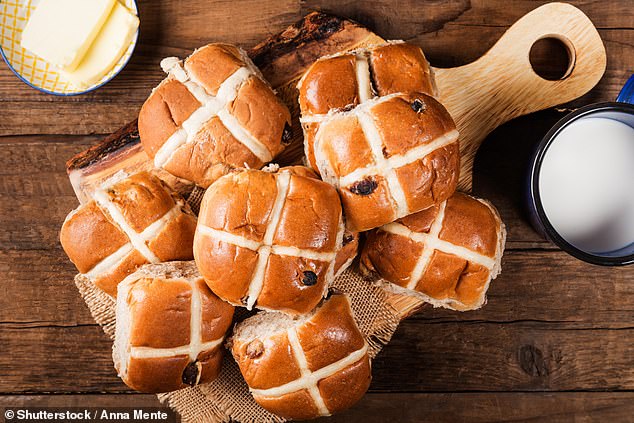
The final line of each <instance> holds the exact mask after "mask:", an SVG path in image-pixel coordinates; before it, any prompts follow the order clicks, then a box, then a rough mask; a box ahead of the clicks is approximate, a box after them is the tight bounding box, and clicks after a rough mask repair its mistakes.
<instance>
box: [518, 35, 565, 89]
mask: <svg viewBox="0 0 634 423" xmlns="http://www.w3.org/2000/svg"><path fill="white" fill-rule="evenodd" d="M529 60H530V62H531V66H532V67H533V71H534V72H535V73H536V74H537V75H539V76H540V77H541V78H543V79H546V80H548V81H559V80H562V79H566V78H567V77H568V76H570V74H571V73H572V70H573V69H574V67H575V49H574V47H573V46H572V43H571V42H570V40H568V39H567V38H565V37H563V36H561V35H546V36H544V37H542V38H540V39H538V40H537V41H535V43H534V44H533V45H532V47H531V50H530V53H529Z"/></svg>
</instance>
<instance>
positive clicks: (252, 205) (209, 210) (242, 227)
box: [198, 171, 277, 242]
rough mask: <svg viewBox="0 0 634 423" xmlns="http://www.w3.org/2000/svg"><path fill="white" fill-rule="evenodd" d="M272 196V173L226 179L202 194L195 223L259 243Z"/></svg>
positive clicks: (258, 173)
mask: <svg viewBox="0 0 634 423" xmlns="http://www.w3.org/2000/svg"><path fill="white" fill-rule="evenodd" d="M276 194H277V186H276V183H275V176H274V175H273V174H272V173H268V172H259V171H257V172H255V171H246V172H239V173H234V174H231V175H228V176H226V177H224V178H221V179H219V180H218V181H217V182H216V183H215V184H213V185H212V186H211V187H209V189H208V190H207V192H205V196H204V197H203V200H202V203H201V205H200V213H199V214H198V222H199V224H201V225H205V226H209V227H210V228H214V229H218V230H222V231H227V232H231V233H233V234H236V235H240V236H243V237H245V238H248V239H250V240H253V241H257V242H261V241H262V240H263V239H264V233H265V232H266V226H267V224H268V221H269V215H270V213H271V210H272V209H273V204H274V203H275V196H276Z"/></svg>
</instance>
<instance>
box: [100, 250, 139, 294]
mask: <svg viewBox="0 0 634 423" xmlns="http://www.w3.org/2000/svg"><path fill="white" fill-rule="evenodd" d="M147 263H148V261H147V260H146V258H145V257H143V255H142V254H141V253H139V252H138V251H137V250H132V252H131V253H130V254H128V255H127V256H126V257H125V258H124V259H123V260H122V261H121V263H119V264H117V265H115V266H114V267H113V268H112V269H110V271H108V272H106V273H102V274H100V275H99V276H97V277H96V278H94V279H93V283H94V284H95V286H96V287H97V288H99V289H101V290H102V291H104V292H105V293H106V294H108V295H110V296H111V297H116V296H117V285H119V282H121V281H122V280H123V279H125V278H126V277H127V276H129V275H131V274H132V273H134V272H135V271H136V270H137V269H138V268H139V267H141V266H143V265H144V264H147Z"/></svg>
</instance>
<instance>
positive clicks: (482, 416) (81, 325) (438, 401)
mask: <svg viewBox="0 0 634 423" xmlns="http://www.w3.org/2000/svg"><path fill="white" fill-rule="evenodd" d="M541 3H543V2H541V1H523V0H495V1H493V0H491V1H486V2H485V1H473V2H469V1H461V0H453V1H428V2H422V1H419V2H417V1H414V0H403V1H396V0H394V1H390V0H374V1H371V2H370V1H368V2H356V1H352V0H350V1H348V0H345V1H341V0H340V1H335V0H323V1H298V0H275V1H263V0H248V1H243V2H239V1H227V0H225V1H196V0H188V1H185V0H183V1H176V0H173V1H167V0H165V1H161V2H157V1H149V0H148V1H141V2H140V4H139V7H140V15H141V36H140V40H139V45H138V47H137V50H136V52H135V54H134V57H133V58H132V60H131V62H130V63H129V64H128V66H127V67H126V68H125V70H124V71H123V72H122V73H121V74H120V75H119V76H118V77H117V78H115V80H114V81H112V82H111V83H109V84H108V85H107V86H105V87H103V88H101V89H99V90H98V91H96V92H93V93H90V94H87V95H83V96H79V97H71V98H58V97H53V96H49V95H44V94H41V93H39V92H37V91H35V90H33V89H31V88H29V87H27V86H26V85H25V84H23V83H21V82H20V81H19V80H18V79H17V78H16V77H15V76H14V75H13V74H12V73H11V72H10V71H9V69H8V68H7V67H6V66H5V65H4V64H2V65H0V174H1V177H0V274H2V275H3V278H2V282H0V287H1V291H0V294H1V295H0V351H1V353H0V407H2V406H8V405H32V406H33V405H59V406H89V405H100V406H126V407H127V406H139V405H146V406H158V405H159V403H158V401H157V400H156V398H155V397H154V396H152V395H141V394H135V393H133V392H131V391H130V390H129V389H127V388H126V386H125V385H124V384H123V383H121V381H120V380H119V379H118V378H117V376H116V373H115V371H114V369H113V367H112V361H111V352H110V351H111V349H110V348H111V343H110V341H109V340H108V339H107V337H106V336H105V335H104V334H103V333H102V331H101V329H100V328H99V327H98V326H97V325H96V324H95V323H94V322H93V320H92V318H91V316H90V314H89V313H88V309H87V308H86V306H85V305H84V303H83V301H82V300H81V298H80V297H79V294H78V292H77V290H76V288H75V286H74V284H73V282H72V278H73V275H74V274H75V269H74V267H73V266H72V264H71V263H70V262H69V261H68V259H67V258H66V256H65V255H64V253H63V251H62V249H61V247H60V245H59V242H58V230H59V227H60V225H61V222H62V221H63V219H64V217H65V216H66V214H67V213H68V211H70V210H71V209H72V208H74V207H75V206H76V204H77V200H76V199H75V196H74V194H73V191H72V189H71V186H70V183H69V181H68V179H67V177H66V173H65V170H64V163H65V161H66V160H67V159H68V158H69V157H71V156H72V155H73V154H75V153H77V152H79V151H81V150H83V149H85V148H86V147H88V146H91V145H93V144H94V143H96V142H98V141H99V140H100V139H102V138H103V137H104V134H108V133H110V132H112V131H114V130H116V129H117V128H119V127H120V126H122V125H123V124H125V123H126V122H128V121H130V120H132V119H134V117H135V115H136V114H137V113H138V110H139V107H140V106H141V104H142V103H143V101H144V99H145V98H146V96H147V95H148V94H149V92H150V89H151V88H152V87H154V86H155V85H156V84H157V83H158V81H159V80H161V79H162V78H163V74H162V72H161V70H160V68H159V66H158V62H159V60H160V58H162V57H165V56H170V55H179V56H181V57H184V56H186V55H187V54H188V53H189V52H190V50H192V49H193V48H195V47H198V46H201V45H203V44H205V43H207V42H210V41H226V42H234V43H237V44H240V45H242V46H245V47H250V46H252V45H254V44H255V43H257V42H258V41H260V40H262V39H264V38H265V37H266V36H268V35H271V34H273V33H276V32H278V31H280V30H281V29H283V28H285V27H286V26H287V25H289V24H291V23H293V22H294V21H296V20H298V19H299V18H300V17H301V16H303V15H304V14H305V13H307V12H308V11H310V10H314V9H322V10H325V11H329V12H333V13H336V14H339V15H341V16H345V17H350V18H353V19H355V20H358V21H360V22H361V23H363V24H365V25H367V26H368V27H370V28H371V29H373V30H374V31H376V32H377V33H378V34H379V35H381V36H383V37H386V38H388V39H395V38H402V39H406V40H410V41H413V42H415V43H417V44H420V45H421V46H422V47H423V48H424V50H425V52H426V54H427V56H428V58H429V59H430V61H431V63H432V64H433V65H435V66H441V67H450V66H457V65H461V64H465V63H468V62H470V61H472V60H474V59H476V58H478V57H479V56H480V55H482V54H483V53H484V52H485V51H486V50H487V49H488V48H489V47H490V46H492V45H493V43H494V42H495V41H496V40H497V39H498V38H499V37H500V36H501V35H502V34H503V33H504V31H505V29H506V28H507V27H508V26H509V25H510V24H512V23H513V22H514V21H515V20H517V19H518V18H519V17H521V16H522V15H524V14H525V13H527V12H528V11H530V10H532V9H533V8H535V7H537V6H538V5H539V4H541ZM574 3H575V4H576V5H578V6H579V7H580V8H581V9H582V10H584V11H585V12H586V13H587V14H588V15H589V17H590V18H591V19H592V20H593V22H594V23H595V25H596V26H597V27H598V29H599V32H600V33H601V36H602V37H603V40H604V42H605V46H606V48H607V53H608V69H607V72H606V74H605V76H604V78H603V80H602V81H601V82H600V83H599V85H598V86H597V87H596V88H595V89H593V90H592V91H591V92H590V93H589V94H587V95H586V96H584V97H583V98H582V99H579V100H577V101H575V102H573V103H571V104H567V105H564V106H562V108H561V109H557V110H548V111H544V112H540V113H536V114H534V115H531V116H527V117H524V118H521V119H517V120H515V121H512V122H510V123H508V124H506V125H504V126H503V127H501V128H499V129H498V130H496V131H495V132H494V133H493V134H491V135H490V136H489V138H488V139H487V141H486V142H485V144H484V146H483V147H482V149H481V151H480V153H479V154H478V157H477V159H476V166H475V179H474V192H475V193H476V194H478V195H480V196H483V197H486V198H489V199H490V200H491V201H493V203H494V204H495V205H496V206H497V207H498V208H499V209H500V211H501V214H502V217H503V219H504V221H505V222H506V224H507V226H508V228H509V237H508V243H507V252H506V254H505V256H504V261H503V273H502V275H501V276H500V277H499V278H498V279H497V280H495V281H494V282H493V283H492V286H491V289H490V290H489V303H488V304H487V305H486V306H485V307H484V308H483V309H482V310H480V311H475V312H470V313H464V314H461V313H456V312H450V311H446V310H434V309H432V308H426V309H424V310H422V311H421V312H419V313H418V314H416V315H415V316H414V317H412V318H410V319H408V320H406V321H405V322H403V323H402V325H401V326H400V328H399V330H398V332H397V333H396V334H395V335H394V338H393V340H392V342H391V343H390V344H389V346H388V347H387V348H385V349H384V350H383V352H382V353H381V354H380V355H379V357H378V358H377V359H376V360H375V362H374V364H373V374H374V379H373V382H372V386H371V388H370V392H369V393H368V394H367V395H366V397H365V398H364V399H363V401H362V402H361V403H360V404H358V405H357V406H356V407H354V409H352V410H350V411H348V412H346V413H344V414H343V415H341V416H340V417H338V418H336V419H333V420H336V421H346V422H356V421H359V422H368V421H386V420H388V419H391V420H393V421H399V422H400V421H435V422H437V421H448V422H453V421H469V422H472V421H483V422H484V421H573V420H574V421H590V420H593V421H610V422H620V421H628V420H629V421H632V419H634V417H633V416H634V341H633V340H634V268H632V267H629V268H601V267H594V266H591V265H587V264H584V263H582V262H580V261H577V260H575V259H573V258H572V257H570V256H568V255H567V254H565V253H563V252H561V251H559V250H558V249H557V248H555V247H554V246H553V245H552V244H550V243H548V242H545V241H544V240H542V239H541V238H540V237H539V236H538V235H537V234H536V233H535V232H534V231H533V230H532V229H531V227H530V226H529V225H528V223H527V221H526V219H525V216H524V214H523V211H522V207H521V202H522V189H523V178H524V167H525V165H526V163H527V159H528V156H529V154H530V151H531V148H532V147H533V146H534V145H535V143H537V142H538V141H539V140H540V138H541V137H542V136H543V135H544V134H545V132H546V131H547V130H548V128H549V127H550V126H551V125H552V124H554V123H555V121H557V120H558V119H559V118H560V117H562V116H563V115H564V114H565V113H566V112H567V111H568V110H569V109H571V108H576V107H579V106H581V105H583V104H586V103H590V102H596V101H602V100H611V99H614V98H615V97H616V94H617V93H618V91H619V89H620V86H621V85H622V83H623V82H624V81H625V80H626V78H627V77H628V76H629V75H630V74H631V73H632V72H633V71H634V27H633V26H632V25H634V10H633V8H632V4H631V1H628V0H620V1H610V2H603V1H578V2H574ZM536 59H538V61H539V62H541V63H542V64H544V66H545V68H546V69H547V70H548V69H550V68H551V67H553V66H554V65H555V64H556V63H557V62H558V60H556V59H557V58H556V57H554V56H552V55H550V54H549V51H548V50H540V51H538V52H537V53H536ZM559 62H561V61H559Z"/></svg>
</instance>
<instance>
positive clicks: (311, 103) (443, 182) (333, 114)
mask: <svg viewBox="0 0 634 423" xmlns="http://www.w3.org/2000/svg"><path fill="white" fill-rule="evenodd" d="M298 87H299V103H300V108H301V112H302V117H301V119H300V120H301V122H302V124H303V128H304V138H305V139H304V146H305V154H306V157H307V161H308V163H309V164H310V165H311V166H312V167H313V168H315V169H316V170H318V172H319V173H320V175H321V177H322V178H323V180H324V181H326V182H328V183H330V184H331V185H333V186H335V187H336V188H337V189H338V191H339V193H340V195H341V199H342V202H343V208H344V211H345V215H346V222H347V225H348V228H349V229H350V230H352V231H366V230H370V229H373V228H376V227H378V226H381V225H384V224H386V223H389V222H392V221H394V220H396V219H399V218H401V217H404V216H407V215H408V214H411V213H415V212H417V211H420V210H423V209H425V208H427V207H430V206H431V205H433V204H435V203H439V202H441V201H444V200H446V199H447V198H449V197H450V196H451V194H453V192H454V191H455V189H456V186H457V183H458V177H459V173H460V151H459V146H458V131H457V130H456V125H455V123H454V121H453V119H452V118H451V116H450V115H449V113H448V112H447V110H445V108H444V107H443V106H442V105H441V104H440V103H439V102H438V101H436V100H435V99H434V98H433V97H431V96H430V95H429V93H432V92H433V83H432V78H431V73H430V68H429V65H428V64H427V61H426V60H425V57H424V56H423V53H422V51H421V50H420V48H418V47H414V46H411V45H409V44H405V43H391V44H387V45H384V46H381V47H378V48H375V49H370V50H358V51H355V52H352V53H347V54H341V55H337V56H331V57H326V58H322V59H320V60H318V61H317V62H315V63H314V64H313V65H312V66H311V67H310V68H309V69H308V71H307V72H306V73H305V74H304V76H303V77H302V79H301V80H300V82H299V85H298Z"/></svg>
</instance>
